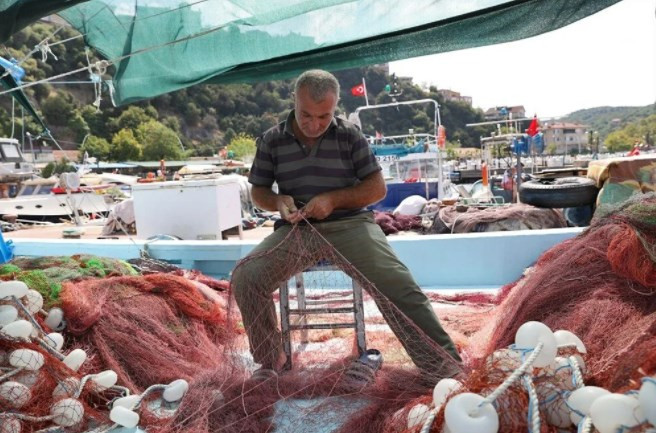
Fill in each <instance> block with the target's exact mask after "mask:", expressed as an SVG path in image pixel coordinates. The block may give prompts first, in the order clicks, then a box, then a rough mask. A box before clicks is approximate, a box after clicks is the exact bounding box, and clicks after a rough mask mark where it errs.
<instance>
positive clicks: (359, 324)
mask: <svg viewBox="0 0 656 433" xmlns="http://www.w3.org/2000/svg"><path fill="white" fill-rule="evenodd" d="M352 281H353V316H354V318H355V338H356V341H357V345H358V354H359V355H362V354H363V353H365V352H366V351H367V339H366V337H365V333H364V302H363V299H362V287H361V286H360V285H359V284H358V283H357V281H355V280H352Z"/></svg>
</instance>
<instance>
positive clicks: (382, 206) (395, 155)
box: [349, 99, 454, 211]
mask: <svg viewBox="0 0 656 433" xmlns="http://www.w3.org/2000/svg"><path fill="white" fill-rule="evenodd" d="M427 104H428V105H432V106H433V108H434V110H433V127H434V129H433V130H432V131H431V132H428V133H415V131H414V130H410V131H408V134H401V135H392V136H389V137H382V136H376V135H373V136H372V135H369V143H370V147H371V149H372V151H373V153H374V155H375V156H376V159H377V160H378V162H379V163H380V164H381V166H382V168H383V176H384V177H385V182H386V184H387V196H386V197H385V198H384V199H383V200H381V201H380V202H378V203H375V204H373V205H371V206H370V207H369V208H370V209H374V210H381V211H387V210H393V209H394V208H396V207H397V206H398V205H399V204H400V203H401V202H402V201H403V200H404V199H405V198H407V197H410V196H413V195H419V196H422V197H424V198H425V199H426V200H430V199H433V198H434V199H442V198H445V197H449V196H453V195H454V192H453V190H452V189H451V187H450V185H451V181H450V179H449V176H448V175H445V174H444V172H445V170H444V161H445V154H444V144H445V140H446V136H445V129H444V127H443V126H442V120H441V117H440V108H439V104H438V103H437V101H436V100H434V99H418V100H410V101H397V100H396V99H395V100H394V101H393V102H391V103H387V104H376V105H366V106H361V107H358V108H357V109H356V110H355V111H354V112H353V113H352V114H351V115H350V116H349V120H351V121H353V122H354V123H356V124H357V125H362V120H361V119H360V115H361V114H362V113H364V112H366V111H368V110H377V109H384V108H390V107H393V108H395V107H399V106H404V105H424V106H425V105H427ZM365 135H366V134H365Z"/></svg>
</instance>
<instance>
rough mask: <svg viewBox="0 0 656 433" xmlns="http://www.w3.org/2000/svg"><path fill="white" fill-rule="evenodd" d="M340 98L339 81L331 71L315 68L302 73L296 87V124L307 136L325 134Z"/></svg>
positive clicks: (313, 136)
mask: <svg viewBox="0 0 656 433" xmlns="http://www.w3.org/2000/svg"><path fill="white" fill-rule="evenodd" d="M338 98H339V82H338V81H337V78H335V76H334V75H333V74H331V73H330V72H326V71H322V70H319V69H313V70H310V71H306V72H304V73H302V74H301V75H300V76H299V77H298V78H297V79H296V85H295V87H294V114H295V118H296V124H297V126H298V128H299V129H300V131H301V133H302V134H303V135H305V137H307V138H317V137H320V136H321V135H323V133H324V132H326V130H327V129H328V127H329V126H330V122H331V121H332V119H333V114H334V113H335V107H336V106H337V100H338Z"/></svg>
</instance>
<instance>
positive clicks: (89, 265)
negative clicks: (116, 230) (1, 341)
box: [0, 254, 137, 307]
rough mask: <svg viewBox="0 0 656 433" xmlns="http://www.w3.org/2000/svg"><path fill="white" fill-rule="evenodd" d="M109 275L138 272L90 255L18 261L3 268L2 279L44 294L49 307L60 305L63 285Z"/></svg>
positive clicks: (122, 264) (114, 260)
mask: <svg viewBox="0 0 656 433" xmlns="http://www.w3.org/2000/svg"><path fill="white" fill-rule="evenodd" d="M110 275H137V271H135V270H134V268H133V267H132V266H130V264H128V263H127V262H125V261H123V260H118V259H112V258H107V257H99V256H93V255H87V254H81V255H74V256H70V257H66V256H44V257H16V258H15V259H14V260H12V261H11V263H7V264H4V265H1V266H0V279H3V280H14V279H15V280H19V281H23V282H24V283H26V284H27V285H28V286H29V287H30V288H31V289H34V290H37V291H38V292H39V293H41V295H42V296H43V297H44V301H45V306H46V307H52V306H55V305H57V304H58V303H59V292H60V291H61V285H62V282H64V281H67V280H73V279H76V278H83V277H85V278H86V277H88V278H104V277H107V276H110Z"/></svg>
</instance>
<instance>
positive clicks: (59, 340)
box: [43, 332, 64, 351]
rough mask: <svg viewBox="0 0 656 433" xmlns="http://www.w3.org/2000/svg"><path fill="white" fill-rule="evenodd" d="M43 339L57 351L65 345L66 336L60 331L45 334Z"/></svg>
mask: <svg viewBox="0 0 656 433" xmlns="http://www.w3.org/2000/svg"><path fill="white" fill-rule="evenodd" d="M43 341H45V342H46V343H47V344H48V346H50V347H52V348H53V349H55V350H57V351H60V350H61V348H62V347H63V346H64V336H63V335H61V334H60V333H59V332H51V333H50V334H48V335H46V336H45V338H44V339H43Z"/></svg>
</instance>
